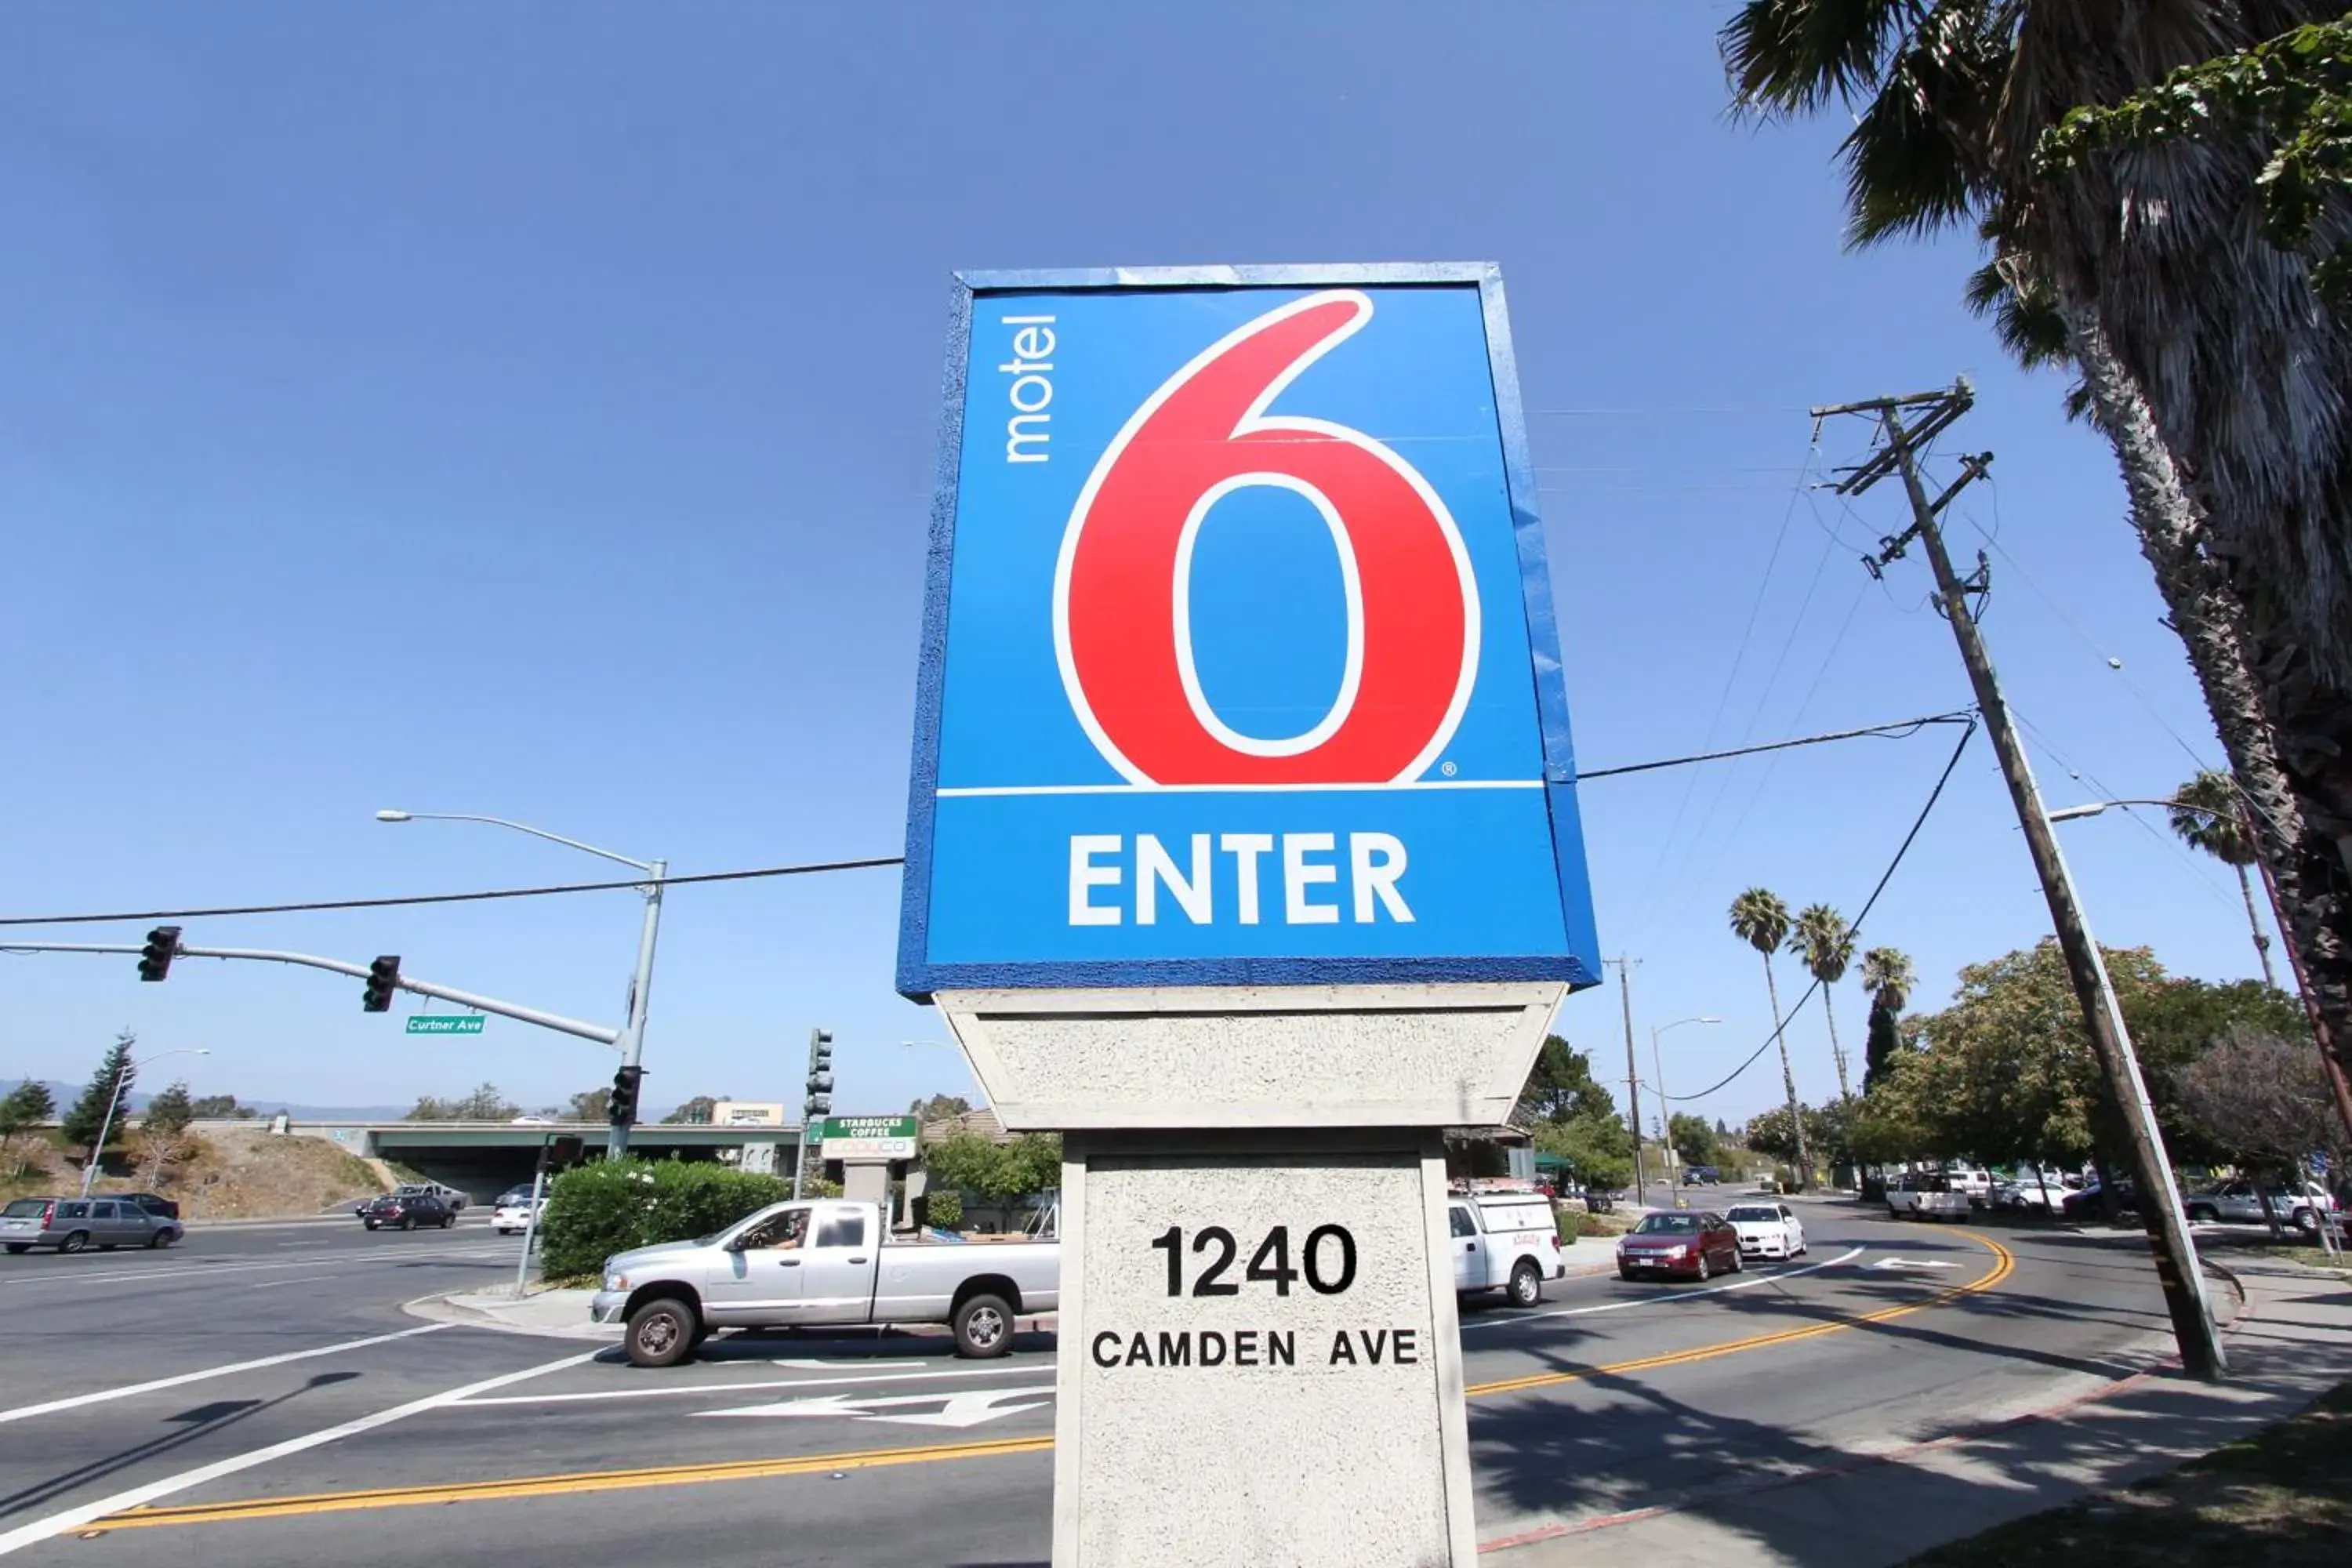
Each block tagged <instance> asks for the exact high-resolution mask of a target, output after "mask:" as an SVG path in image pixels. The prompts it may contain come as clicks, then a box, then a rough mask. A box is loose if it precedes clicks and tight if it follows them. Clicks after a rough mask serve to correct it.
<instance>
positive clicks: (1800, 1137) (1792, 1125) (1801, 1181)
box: [1764, 952, 1813, 1192]
mask: <svg viewBox="0 0 2352 1568" xmlns="http://www.w3.org/2000/svg"><path fill="white" fill-rule="evenodd" d="M1764 992H1765V994H1767V995H1769V996H1770V997H1771V998H1772V1038H1773V1041H1774V1043H1776V1044H1777V1045H1779V1046H1780V1087H1781V1088H1782V1089H1786V1090H1787V1091H1788V1095H1789V1130H1790V1132H1791V1133H1793V1134H1794V1135H1795V1137H1796V1140H1797V1191H1799V1192H1803V1191H1804V1190H1805V1188H1806V1187H1808V1186H1809V1185H1811V1183H1812V1176H1813V1155H1812V1151H1811V1149H1809V1148H1807V1147H1806V1145H1805V1108H1804V1107H1803V1106H1801V1105H1800V1104H1798V1103H1797V1073H1796V1069H1795V1068H1791V1067H1790V1065H1789V1031H1788V1030H1787V1029H1786V1028H1784V1027H1782V1026H1781V1024H1780V984H1778V983H1777V982H1776V981H1774V980H1773V978H1772V955H1771V954H1770V953H1769V952H1768V953H1766V954H1765V955H1764Z"/></svg>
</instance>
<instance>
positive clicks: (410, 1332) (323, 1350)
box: [0, 1323, 449, 1422]
mask: <svg viewBox="0 0 2352 1568" xmlns="http://www.w3.org/2000/svg"><path fill="white" fill-rule="evenodd" d="M447 1327H449V1325H448V1324H446V1323H428V1324H426V1325H425V1327H423V1328H421V1329H403V1330H401V1331H399V1332H398V1333H394V1334H373V1335H370V1336H369V1337H368V1338H366V1339H363V1340H344V1341H343V1342H341V1343H339V1344H331V1345H320V1346H318V1347H317V1348H316V1349H314V1350H307V1351H289V1352H286V1353H285V1354H284V1355H269V1356H263V1357H262V1358H261V1359H260V1360H259V1361H240V1362H234V1363H230V1364H229V1365H227V1366H208V1367H205V1369H204V1370H203V1371H201V1372H184V1373H179V1374H178V1375H177V1376H173V1377H159V1378H157V1379H155V1380H154V1381H153V1382H152V1383H134V1384H128V1385H126V1386H124V1387H121V1388H102V1389H100V1390H99V1391H98V1392H97V1393H95V1394H75V1395H73V1397H71V1398H70V1399H52V1400H50V1401H49V1402H48V1403H47V1404H46V1405H18V1406H17V1407H16V1409H14V1410H0V1422H8V1421H24V1420H28V1419H30V1418H31V1417H33V1416H36V1415H54V1414H55V1413H56V1412H58V1411H60V1410H77V1409H79V1408H80V1407H81V1406H83V1405H103V1404H105V1403H106V1402H107V1401H108V1400H110V1399H129V1398H131V1396H132V1395H134V1394H153V1393H155V1392H156V1391H157V1390H159V1389H165V1388H177V1387H179V1386H180V1385H181V1384H188V1383H202V1382H204V1381H205V1379H206V1378H208V1377H226V1376H228V1375H229V1374H230V1373H237V1372H257V1371H259V1370H260V1369H261V1368H263V1367H265V1366H284V1365H285V1364H286V1363H288V1362H293V1361H309V1360H310V1358H311V1357H313V1356H322V1355H336V1354H339V1353H341V1352H343V1351H356V1350H364V1349H366V1348H367V1347H368V1346H369V1345H386V1344H390V1343H391V1342H393V1341H394V1340H413V1339H415V1337H416V1336H417V1335H419V1334H429V1333H432V1332H433V1331H436V1329H446V1328H447Z"/></svg>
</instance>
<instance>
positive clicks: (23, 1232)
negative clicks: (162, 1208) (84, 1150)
mask: <svg viewBox="0 0 2352 1568" xmlns="http://www.w3.org/2000/svg"><path fill="white" fill-rule="evenodd" d="M186 1234H187V1233H186V1232H185V1231H184V1230H182V1229H181V1227H180V1222H179V1221H177V1220H175V1219H166V1218H164V1217H163V1216H162V1215H152V1214H149V1213H148V1212H147V1211H146V1210H145V1209H143V1208H142V1207H140V1206H139V1205H137V1204H134V1203H131V1201H129V1200H128V1199H122V1198H11V1199H9V1200H8V1204H7V1206H6V1207H5V1208H0V1246H5V1247H7V1249H8V1250H9V1251H10V1252H26V1251H29V1250H30V1249H32V1248H33V1247H56V1248H57V1249H58V1251H59V1252H79V1251H81V1250H82V1249H83V1248H84V1247H97V1248H98V1249H99V1250H100V1251H101V1252H111V1251H113V1250H114V1249H115V1248H116V1247H169V1246H171V1245H172V1244H173V1243H174V1242H176V1241H178V1240H179V1239H180V1237H183V1236H184V1235H186Z"/></svg>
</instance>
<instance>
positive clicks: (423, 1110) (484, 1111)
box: [407, 1083, 522, 1121]
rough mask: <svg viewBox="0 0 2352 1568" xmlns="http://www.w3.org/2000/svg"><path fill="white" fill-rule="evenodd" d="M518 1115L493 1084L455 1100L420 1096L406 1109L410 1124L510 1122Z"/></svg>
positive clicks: (515, 1107) (487, 1084)
mask: <svg viewBox="0 0 2352 1568" xmlns="http://www.w3.org/2000/svg"><path fill="white" fill-rule="evenodd" d="M521 1114H522V1110H521V1108H520V1106H517V1105H515V1104H514V1103H513V1102H511V1101H510V1100H508V1099H507V1097H506V1096H504V1095H502V1094H500V1093H499V1089H498V1086H497V1085H496V1084H491V1083H485V1084H483V1085H481V1086H480V1087H478V1088H477V1089H475V1090H474V1092H473V1093H471V1094H468V1095H465V1096H462V1097H461V1098H459V1099H457V1100H436V1099H435V1098H434V1097H433V1096H431V1095H429V1094H420V1095H418V1096H417V1097H416V1103H415V1105H414V1106H412V1107H410V1109H409V1112H408V1116H407V1120H408V1121H513V1120H514V1119H515V1118H516V1117H518V1116H520V1115H521Z"/></svg>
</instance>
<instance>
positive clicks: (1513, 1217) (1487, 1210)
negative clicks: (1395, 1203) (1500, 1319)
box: [1445, 1193, 1568, 1307]
mask: <svg viewBox="0 0 2352 1568" xmlns="http://www.w3.org/2000/svg"><path fill="white" fill-rule="evenodd" d="M1445 1223H1446V1226H1447V1229H1448V1230H1449V1231H1450V1232H1451V1235H1450V1236H1449V1237H1447V1242H1446V1245H1448V1246H1449V1247H1452V1248H1453V1249H1454V1290H1455V1291H1456V1292H1458V1293H1459V1294H1462V1295H1465V1296H1466V1295H1468V1294H1470V1293H1471V1292H1473V1291H1481V1290H1500V1291H1502V1292H1503V1293H1504V1294H1505V1295H1506V1296H1507V1297H1509V1298H1510V1300H1511V1305H1513V1306H1514V1307H1532V1306H1534V1305H1535V1304H1536V1303H1537V1302H1538V1301H1540V1300H1543V1282H1544V1281H1545V1280H1547V1279H1563V1278H1565V1277H1566V1276H1567V1274H1568V1264H1567V1262H1566V1261H1565V1260H1564V1259H1562V1258H1561V1257H1560V1255H1559V1219H1558V1218H1557V1217H1556V1216H1554V1215H1553V1214H1552V1207H1551V1200H1550V1199H1549V1198H1548V1197H1545V1196H1544V1195H1543V1194H1540V1193H1536V1194H1519V1193H1479V1194H1474V1195H1470V1196H1465V1197H1457V1198H1453V1199H1449V1200H1448V1201H1447V1203H1446V1205H1445Z"/></svg>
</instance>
